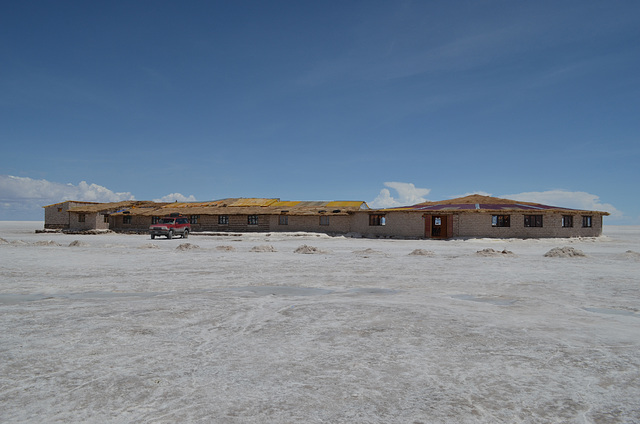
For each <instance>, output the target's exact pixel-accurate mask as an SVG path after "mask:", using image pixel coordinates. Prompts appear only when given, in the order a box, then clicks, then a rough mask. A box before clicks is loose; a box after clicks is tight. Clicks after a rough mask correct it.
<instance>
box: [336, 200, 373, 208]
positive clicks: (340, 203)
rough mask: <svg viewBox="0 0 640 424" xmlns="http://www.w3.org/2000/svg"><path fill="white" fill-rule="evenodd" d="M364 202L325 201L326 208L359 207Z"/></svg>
mask: <svg viewBox="0 0 640 424" xmlns="http://www.w3.org/2000/svg"><path fill="white" fill-rule="evenodd" d="M363 203H364V202H358V201H337V202H329V203H327V207H328V208H359V207H360V206H361V205H362V204H363Z"/></svg>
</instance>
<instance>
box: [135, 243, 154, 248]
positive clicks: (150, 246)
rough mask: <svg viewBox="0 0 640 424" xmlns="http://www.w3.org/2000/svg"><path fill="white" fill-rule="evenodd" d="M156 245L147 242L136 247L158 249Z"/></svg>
mask: <svg viewBox="0 0 640 424" xmlns="http://www.w3.org/2000/svg"><path fill="white" fill-rule="evenodd" d="M158 247H159V246H158V245H157V244H153V243H147V244H143V245H142V246H140V247H138V249H158Z"/></svg>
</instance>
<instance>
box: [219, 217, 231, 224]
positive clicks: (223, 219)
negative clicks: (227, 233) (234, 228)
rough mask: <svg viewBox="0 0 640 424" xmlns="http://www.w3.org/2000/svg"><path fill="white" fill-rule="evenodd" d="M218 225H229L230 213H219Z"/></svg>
mask: <svg viewBox="0 0 640 424" xmlns="http://www.w3.org/2000/svg"><path fill="white" fill-rule="evenodd" d="M218 225H229V215H218Z"/></svg>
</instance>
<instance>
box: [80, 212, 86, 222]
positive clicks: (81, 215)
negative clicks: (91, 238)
mask: <svg viewBox="0 0 640 424" xmlns="http://www.w3.org/2000/svg"><path fill="white" fill-rule="evenodd" d="M86 220H87V216H86V215H85V214H83V213H79V214H78V222H85V221H86Z"/></svg>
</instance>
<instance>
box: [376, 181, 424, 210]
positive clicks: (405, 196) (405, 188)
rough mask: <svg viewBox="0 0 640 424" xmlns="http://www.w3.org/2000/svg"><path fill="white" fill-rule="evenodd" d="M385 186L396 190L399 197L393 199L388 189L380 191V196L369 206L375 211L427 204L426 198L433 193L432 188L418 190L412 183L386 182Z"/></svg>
mask: <svg viewBox="0 0 640 424" xmlns="http://www.w3.org/2000/svg"><path fill="white" fill-rule="evenodd" d="M384 185H385V186H387V187H389V188H392V189H394V190H395V191H396V192H397V193H398V195H397V197H393V196H392V195H391V192H390V191H389V189H388V188H383V189H382V190H380V194H378V197H376V198H375V199H374V200H373V201H372V202H370V203H369V206H370V207H372V208H375V209H381V208H393V207H398V206H408V205H415V204H417V203H422V202H427V201H428V200H427V198H426V197H425V196H427V195H429V193H431V189H430V188H417V187H416V186H415V185H413V184H412V183H401V182H386V183H384Z"/></svg>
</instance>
